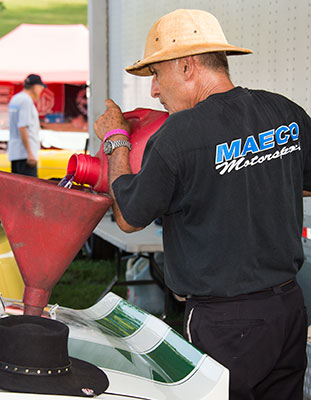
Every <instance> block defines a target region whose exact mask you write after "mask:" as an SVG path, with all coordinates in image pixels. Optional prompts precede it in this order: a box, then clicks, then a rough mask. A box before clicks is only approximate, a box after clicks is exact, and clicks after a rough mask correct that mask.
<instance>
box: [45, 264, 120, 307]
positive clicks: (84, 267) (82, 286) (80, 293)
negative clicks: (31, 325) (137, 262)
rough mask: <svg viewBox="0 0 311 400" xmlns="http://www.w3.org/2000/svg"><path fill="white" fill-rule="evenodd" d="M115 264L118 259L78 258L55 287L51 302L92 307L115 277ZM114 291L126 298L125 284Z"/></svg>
mask: <svg viewBox="0 0 311 400" xmlns="http://www.w3.org/2000/svg"><path fill="white" fill-rule="evenodd" d="M115 265H116V260H91V259H88V258H85V257H82V258H77V259H76V260H74V261H73V262H72V263H71V264H70V265H69V267H68V268H67V270H66V271H65V273H64V275H63V276H62V277H61V279H60V281H59V282H58V283H57V285H56V286H55V288H54V289H53V292H52V295H51V298H50V300H49V303H50V304H55V303H57V304H59V305H61V306H64V307H70V308H75V309H81V308H87V307H90V306H91V305H93V304H95V303H96V301H97V300H98V298H99V297H100V296H101V294H102V293H103V291H104V290H105V288H106V287H107V285H108V284H109V282H110V281H111V280H112V278H113V277H114V275H115ZM124 270H125V266H124V268H123V271H124ZM123 279H124V277H122V280H123ZM113 292H114V293H116V294H118V295H119V296H121V297H123V298H126V287H125V286H115V287H114V288H113Z"/></svg>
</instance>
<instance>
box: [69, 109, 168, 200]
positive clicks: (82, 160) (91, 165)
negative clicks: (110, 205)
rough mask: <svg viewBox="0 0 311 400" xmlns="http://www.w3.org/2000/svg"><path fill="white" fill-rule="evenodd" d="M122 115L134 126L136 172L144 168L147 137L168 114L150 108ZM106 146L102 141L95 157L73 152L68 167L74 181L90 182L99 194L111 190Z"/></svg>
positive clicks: (133, 165) (133, 166) (133, 146)
mask: <svg viewBox="0 0 311 400" xmlns="http://www.w3.org/2000/svg"><path fill="white" fill-rule="evenodd" d="M123 115H124V117H125V118H126V119H127V120H128V121H129V122H130V124H131V128H132V132H131V137H130V142H131V144H132V150H131V152H130V165H131V168H132V172H133V173H134V174H136V173H137V172H138V171H139V170H140V168H141V161H142V157H143V153H144V150H145V147H146V143H147V141H148V139H149V138H150V136H151V135H153V134H154V133H155V132H156V131H157V130H158V129H159V128H160V126H161V125H162V124H163V123H164V121H165V120H166V118H167V117H168V113H167V112H164V111H157V110H151V109H147V108H137V109H136V110H134V111H130V112H126V113H124V114H123ZM103 145H104V143H102V145H101V146H100V149H99V151H98V153H97V154H96V155H95V156H94V157H92V156H90V155H86V154H73V155H72V156H71V157H70V159H69V162H68V166H67V174H68V175H73V176H74V178H73V180H74V182H76V183H81V184H88V185H90V186H91V187H92V188H93V189H94V190H95V191H96V192H98V193H107V192H108V160H107V157H106V155H105V154H104V149H103Z"/></svg>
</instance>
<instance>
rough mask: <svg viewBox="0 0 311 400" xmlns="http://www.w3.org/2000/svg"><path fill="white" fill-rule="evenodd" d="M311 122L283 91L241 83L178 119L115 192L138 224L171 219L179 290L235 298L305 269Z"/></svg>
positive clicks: (166, 239)
mask: <svg viewBox="0 0 311 400" xmlns="http://www.w3.org/2000/svg"><path fill="white" fill-rule="evenodd" d="M310 152H311V120H310V117H309V116H308V115H307V114H306V113H305V111H304V110H303V109H302V108H301V107H299V106H298V105H296V104H295V103H293V102H291V101H290V100H288V99H286V98H285V97H283V96H280V95H277V94H273V93H269V92H265V91H257V90H248V89H243V88H240V87H237V88H234V89H232V90H230V91H228V92H225V93H218V94H214V95H212V96H209V97H208V98H207V99H206V100H204V101H202V102H200V103H199V104H197V105H196V106H195V107H194V108H192V109H189V110H184V111H181V112H178V113H175V114H173V115H171V116H170V117H169V118H168V119H167V120H166V122H165V123H164V124H163V125H162V127H161V128H160V129H159V130H158V132H157V133H156V134H154V135H153V136H152V137H151V138H150V140H149V141H148V143H147V147H146V150H145V153H144V157H143V162H142V169H141V171H140V172H139V173H138V174H136V175H134V174H133V175H123V176H120V177H119V178H118V179H116V180H115V182H114V183H113V190H114V193H115V195H116V199H117V202H118V205H119V206H120V209H121V212H122V214H123V216H124V218H125V220H126V221H127V222H128V223H129V224H130V225H133V226H137V227H141V226H146V225H148V224H150V223H151V222H152V221H153V220H154V219H155V218H156V217H159V216H163V243H164V251H165V280H166V283H167V285H168V286H169V287H170V288H171V289H172V290H173V291H174V292H175V293H177V294H180V295H187V294H190V295H213V296H235V295H239V294H243V293H249V292H254V291H258V290H262V289H264V288H267V287H271V286H274V285H277V284H280V283H282V282H286V281H287V280H289V279H292V278H293V277H294V276H295V275H296V273H297V271H298V270H299V268H300V267H301V265H302V263H303V260H304V255H303V249H302V244H301V233H302V221H303V202H302V190H303V189H305V190H311V153H310Z"/></svg>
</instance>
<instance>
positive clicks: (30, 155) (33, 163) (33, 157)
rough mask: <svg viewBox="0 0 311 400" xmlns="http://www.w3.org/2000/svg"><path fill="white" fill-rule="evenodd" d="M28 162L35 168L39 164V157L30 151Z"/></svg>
mask: <svg viewBox="0 0 311 400" xmlns="http://www.w3.org/2000/svg"><path fill="white" fill-rule="evenodd" d="M27 164H28V165H29V167H31V168H34V167H35V166H36V165H37V159H36V158H35V156H34V155H33V154H32V153H31V152H29V153H28V155H27Z"/></svg>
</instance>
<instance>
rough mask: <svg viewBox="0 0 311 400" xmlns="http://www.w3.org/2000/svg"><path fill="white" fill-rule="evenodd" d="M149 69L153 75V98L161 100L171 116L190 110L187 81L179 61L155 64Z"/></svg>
mask: <svg viewBox="0 0 311 400" xmlns="http://www.w3.org/2000/svg"><path fill="white" fill-rule="evenodd" d="M149 68H150V71H151V72H152V75H153V78H152V86H151V96H152V97H154V98H159V100H160V103H161V104H162V105H163V107H164V108H165V109H166V110H167V111H168V112H169V114H173V113H175V112H177V111H181V110H184V109H186V108H188V107H189V105H188V101H187V96H185V94H186V88H185V81H184V79H183V76H182V73H181V71H180V68H179V65H178V60H172V61H163V62H159V63H155V64H152V65H151V66H150V67H149Z"/></svg>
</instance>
